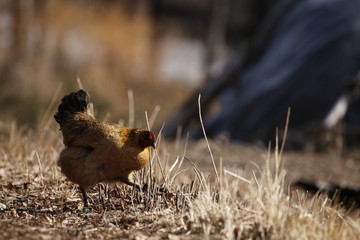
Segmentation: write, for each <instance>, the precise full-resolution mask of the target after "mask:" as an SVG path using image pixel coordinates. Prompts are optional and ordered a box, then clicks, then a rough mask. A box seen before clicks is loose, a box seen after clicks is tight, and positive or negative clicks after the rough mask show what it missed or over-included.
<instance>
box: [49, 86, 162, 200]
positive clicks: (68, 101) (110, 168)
mask: <svg viewBox="0 0 360 240" xmlns="http://www.w3.org/2000/svg"><path fill="white" fill-rule="evenodd" d="M89 104H90V97H89V94H88V93H87V92H86V91H84V90H79V91H78V92H73V93H70V94H69V95H66V96H64V98H63V99H62V101H61V104H60V105H59V107H58V112H57V113H56V114H55V115H54V118H55V120H56V121H57V122H58V123H59V125H60V131H61V132H62V134H63V142H64V145H65V148H64V149H63V150H62V151H61V153H60V156H59V160H58V162H57V163H58V165H59V166H60V168H61V171H62V172H63V173H64V174H65V176H66V177H67V178H68V179H69V180H70V181H72V182H74V183H76V184H78V185H79V186H80V190H81V193H82V196H83V201H84V205H85V206H88V197H87V194H86V190H87V189H88V188H90V187H92V186H94V185H95V184H97V183H99V182H109V181H121V182H123V183H125V184H128V185H130V186H133V187H135V188H137V189H140V187H139V186H138V185H136V184H135V183H133V182H132V173H133V172H134V171H138V170H140V169H142V168H143V167H144V166H145V165H146V164H147V163H148V162H149V159H150V147H154V148H155V135H154V133H152V132H150V131H147V130H145V129H136V128H127V127H122V126H119V125H117V124H109V123H104V122H101V121H99V120H97V119H95V118H94V116H93V115H92V113H91V111H90V107H89Z"/></svg>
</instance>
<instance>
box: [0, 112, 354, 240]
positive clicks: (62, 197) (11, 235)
mask: <svg viewBox="0 0 360 240" xmlns="http://www.w3.org/2000/svg"><path fill="white" fill-rule="evenodd" d="M49 119H50V118H49ZM50 123H51V119H50V120H49V122H48V123H46V121H45V123H44V124H43V125H42V126H41V127H39V130H33V129H27V128H25V127H20V126H17V125H16V124H14V123H3V122H0V142H1V145H0V159H1V161H0V179H1V185H0V188H1V192H0V218H1V222H0V238H2V239H5V238H7V239H17V238H26V239H50V238H52V239H61V238H80V239H84V238H96V239H109V238H119V237H121V238H124V239H204V238H208V239H357V237H358V236H359V234H360V213H359V212H356V211H353V212H351V213H350V212H347V211H345V210H344V209H342V208H341V207H340V206H338V205H336V204H335V205H334V204H333V203H332V201H331V200H329V199H328V198H326V197H325V196H318V195H316V196H314V197H307V196H306V195H304V194H301V193H300V192H293V193H291V192H290V190H289V186H288V185H287V184H286V182H285V175H286V171H285V169H284V163H283V161H282V159H281V153H279V151H278V150H275V152H274V153H273V152H272V151H269V152H268V154H267V155H266V156H264V158H263V163H262V165H261V166H256V167H255V170H254V171H252V172H244V171H243V169H240V168H239V169H236V168H231V169H229V168H228V167H227V168H226V169H224V167H223V166H225V165H226V159H222V161H219V162H218V161H217V159H221V156H218V155H217V153H215V154H214V156H213V160H214V166H215V167H216V170H217V172H218V178H215V177H214V168H212V167H211V168H209V167H208V168H207V169H210V172H211V174H209V175H208V174H207V173H206V171H204V170H202V169H203V168H202V167H203V166H206V165H208V166H211V165H212V163H211V161H212V160H211V158H210V156H209V153H208V152H207V151H208V150H207V148H208V147H209V146H210V148H211V147H212V145H213V144H215V143H214V142H210V143H209V144H205V147H204V148H201V147H195V151H196V152H198V153H199V154H198V156H199V157H193V156H195V155H193V156H192V157H189V155H191V154H188V153H187V148H188V147H187V144H189V143H186V142H181V141H176V142H169V141H164V140H163V139H161V138H159V139H158V148H157V150H156V151H155V152H154V154H153V158H152V161H151V164H150V166H151V167H150V166H149V167H147V168H146V169H145V170H143V171H141V172H139V173H138V174H137V175H136V181H137V182H138V183H140V184H143V183H145V182H147V183H148V184H149V186H150V187H149V192H147V193H144V192H138V191H134V190H133V189H132V188H129V187H128V186H124V185H121V184H99V185H98V186H96V187H94V188H93V189H92V190H91V191H90V194H89V195H90V198H91V199H92V202H91V206H92V210H91V211H90V212H84V211H83V206H82V200H81V195H80V193H79V192H78V189H77V188H76V186H75V185H74V184H72V183H70V182H68V181H67V180H66V179H65V178H64V176H63V175H62V174H61V173H60V171H59V168H58V167H57V166H56V160H57V156H58V153H59V151H60V150H61V149H62V147H63V146H62V142H61V137H60V134H59V133H58V131H56V130H54V128H52V127H49V126H51V124H50ZM197 144H198V143H191V145H192V146H196V145H197ZM189 145H190V144H189ZM203 146H204V145H203ZM215 148H216V147H215ZM174 149H175V150H174ZM221 149H222V152H223V153H224V156H226V154H229V153H226V151H232V150H231V148H230V147H229V148H228V147H226V145H222V146H221ZM176 151H178V152H182V153H181V154H179V155H178V156H175V155H174V152H176ZM193 151H194V147H193ZM205 169H206V168H205ZM240 175H241V176H240ZM243 177H246V179H247V180H244V179H243ZM159 187H163V188H164V189H166V191H160V190H159Z"/></svg>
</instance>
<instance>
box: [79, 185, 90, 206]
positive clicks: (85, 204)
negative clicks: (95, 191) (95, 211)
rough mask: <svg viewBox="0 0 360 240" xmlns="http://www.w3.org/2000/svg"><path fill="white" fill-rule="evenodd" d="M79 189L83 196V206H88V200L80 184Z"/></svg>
mask: <svg viewBox="0 0 360 240" xmlns="http://www.w3.org/2000/svg"><path fill="white" fill-rule="evenodd" d="M80 191H81V194H82V196H83V201H84V206H85V207H89V201H88V197H87V194H86V190H85V188H84V187H82V186H80Z"/></svg>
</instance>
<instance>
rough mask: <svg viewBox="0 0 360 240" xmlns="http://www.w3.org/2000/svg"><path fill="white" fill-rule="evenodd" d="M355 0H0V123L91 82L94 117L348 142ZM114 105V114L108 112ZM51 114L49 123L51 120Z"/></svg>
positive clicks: (30, 118)
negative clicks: (151, 116)
mask: <svg viewBox="0 0 360 240" xmlns="http://www.w3.org/2000/svg"><path fill="white" fill-rule="evenodd" d="M359 6H360V3H359V0H348V1H346V3H343V1H340V0H304V1H296V0H256V1H254V0H198V1H191V0H148V1H145V0H134V1H132V0H102V1H100V0H93V1H90V0H88V1H86V0H71V1H70V0H63V1H56V0H48V1H46V0H0V121H13V120H15V121H17V122H18V123H19V124H20V125H23V124H25V125H27V126H30V127H36V126H38V124H39V122H41V119H42V118H43V116H44V114H45V113H46V112H47V109H48V108H49V106H51V103H52V101H56V102H55V103H54V104H55V105H56V104H57V103H58V102H59V101H60V99H61V97H62V96H63V95H64V94H68V93H69V92H72V91H76V90H77V89H78V81H77V79H78V78H79V79H81V83H82V85H83V87H84V88H85V89H86V90H87V91H89V92H90V94H91V97H92V100H93V101H94V104H95V110H96V114H97V117H98V118H100V119H107V120H108V121H111V122H118V121H119V120H120V119H124V121H125V124H128V122H127V119H128V115H129V92H128V90H129V89H131V90H132V93H133V99H134V101H135V119H136V120H137V121H139V123H137V126H139V125H140V126H142V127H145V120H144V119H145V117H144V111H148V112H149V113H151V112H152V111H153V110H154V108H155V107H156V106H160V107H161V110H160V112H159V115H158V116H157V119H156V122H155V126H154V128H156V129H159V128H160V127H161V126H162V124H163V122H165V128H164V134H165V136H166V137H168V138H174V137H176V136H177V135H186V133H187V132H190V137H191V138H193V139H198V138H201V137H202V132H201V129H200V123H199V120H198V119H199V118H198V96H199V93H201V94H202V95H201V104H202V106H203V109H202V110H203V115H204V124H205V128H206V129H207V133H208V135H209V137H212V138H219V139H230V140H235V141H242V142H252V143H259V142H260V143H265V145H266V142H267V141H269V140H273V138H274V136H275V129H276V127H279V129H280V130H281V129H283V128H284V124H285V119H286V115H287V112H288V108H291V115H290V124H289V129H290V134H289V144H288V145H289V147H291V148H294V149H307V150H311V151H312V150H323V149H325V150H326V149H329V148H330V149H340V150H342V149H343V148H344V147H346V146H349V147H352V146H356V145H357V144H358V143H359V135H360V127H359V126H360V125H359V124H360V113H359V111H360V105H359V102H360V101H359V95H360V94H359V92H360V91H359V87H358V85H359V84H358V82H359V80H358V78H359V70H360V44H359V43H360V20H359V19H360V18H359V15H360V14H359V12H360V7H359ZM109 113H111V114H109ZM54 124H55V122H54ZM179 126H182V127H181V128H179Z"/></svg>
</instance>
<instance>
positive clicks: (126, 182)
mask: <svg viewBox="0 0 360 240" xmlns="http://www.w3.org/2000/svg"><path fill="white" fill-rule="evenodd" d="M114 180H118V181H120V182H123V183H125V184H127V185H129V186H132V187H134V188H136V189H137V190H139V191H140V189H141V188H140V186H139V185H137V184H136V183H133V182H131V181H130V180H129V179H128V178H126V177H122V176H118V177H116V178H114Z"/></svg>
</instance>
